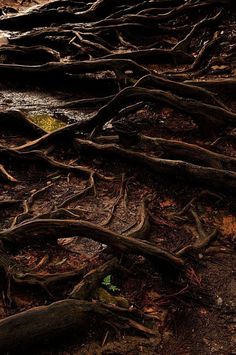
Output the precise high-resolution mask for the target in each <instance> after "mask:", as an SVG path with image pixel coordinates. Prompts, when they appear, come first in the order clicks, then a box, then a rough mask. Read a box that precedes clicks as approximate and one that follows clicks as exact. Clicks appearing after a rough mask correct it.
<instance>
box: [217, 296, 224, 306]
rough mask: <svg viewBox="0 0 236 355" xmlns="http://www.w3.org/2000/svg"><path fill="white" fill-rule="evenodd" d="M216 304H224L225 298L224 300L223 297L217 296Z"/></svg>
mask: <svg viewBox="0 0 236 355" xmlns="http://www.w3.org/2000/svg"><path fill="white" fill-rule="evenodd" d="M216 304H217V306H222V304H223V300H222V298H221V297H219V296H217V298H216Z"/></svg>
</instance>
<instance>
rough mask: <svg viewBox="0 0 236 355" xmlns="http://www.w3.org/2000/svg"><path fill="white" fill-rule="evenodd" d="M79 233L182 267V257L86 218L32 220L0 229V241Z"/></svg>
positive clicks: (72, 235)
mask: <svg viewBox="0 0 236 355" xmlns="http://www.w3.org/2000/svg"><path fill="white" fill-rule="evenodd" d="M60 235H61V236H62V235H63V238H64V237H65V238H68V237H75V236H80V237H81V236H83V237H86V238H91V239H93V240H95V241H97V242H99V243H102V244H106V245H108V246H110V247H111V248H113V249H114V250H116V251H121V252H123V253H124V252H126V253H131V254H139V255H143V256H144V257H147V258H149V259H151V260H153V261H155V262H161V261H163V262H167V263H169V264H171V265H174V266H183V260H181V259H178V258H176V257H175V256H174V255H172V254H171V253H169V252H167V251H165V250H162V249H159V248H157V247H155V246H154V245H152V244H149V243H147V242H144V241H141V240H138V239H133V238H130V237H126V236H121V235H119V234H117V233H114V232H111V231H109V230H108V229H105V228H103V227H101V226H98V225H95V224H93V223H90V222H86V221H81V220H80V221H79V220H72V219H66V220H63V219H34V220H31V221H28V222H24V223H23V224H19V225H17V226H15V227H13V228H10V229H6V230H4V231H2V232H0V240H2V241H5V242H8V243H10V244H11V243H14V244H16V245H18V246H19V245H20V243H21V242H22V241H24V240H28V241H29V240H30V239H31V238H32V237H33V239H37V240H39V238H40V239H41V238H46V236H50V237H53V238H59V237H60Z"/></svg>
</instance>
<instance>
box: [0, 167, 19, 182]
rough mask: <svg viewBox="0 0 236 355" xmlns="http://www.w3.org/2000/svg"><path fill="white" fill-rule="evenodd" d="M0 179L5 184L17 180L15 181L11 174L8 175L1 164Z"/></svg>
mask: <svg viewBox="0 0 236 355" xmlns="http://www.w3.org/2000/svg"><path fill="white" fill-rule="evenodd" d="M0 177H1V178H2V179H3V180H4V181H5V182H7V183H16V182H17V179H15V178H14V177H13V176H12V175H11V174H9V173H8V172H7V171H6V169H5V168H4V166H3V165H2V164H0Z"/></svg>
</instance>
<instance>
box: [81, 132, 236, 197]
mask: <svg viewBox="0 0 236 355" xmlns="http://www.w3.org/2000/svg"><path fill="white" fill-rule="evenodd" d="M75 146H77V148H78V149H81V148H86V149H89V148H90V149H91V150H94V151H97V152H103V153H107V154H110V155H116V156H118V157H122V158H125V159H127V160H131V161H135V162H137V163H139V164H141V165H144V166H146V167H148V168H149V169H151V170H153V171H154V172H155V173H159V174H168V175H174V176H176V175H177V176H180V177H184V178H190V179H191V180H192V179H193V180H195V181H198V182H200V183H204V184H207V185H210V186H215V187H216V188H221V189H228V190H231V191H235V189H236V173H234V172H233V171H230V170H222V169H215V168H208V167H203V166H199V165H194V164H191V163H186V162H185V161H180V160H167V159H160V158H156V157H153V156H150V155H147V154H145V153H141V152H139V151H135V150H128V149H124V148H121V147H119V146H118V145H115V144H97V143H94V142H92V141H87V140H83V139H76V140H75ZM191 180H190V181H191Z"/></svg>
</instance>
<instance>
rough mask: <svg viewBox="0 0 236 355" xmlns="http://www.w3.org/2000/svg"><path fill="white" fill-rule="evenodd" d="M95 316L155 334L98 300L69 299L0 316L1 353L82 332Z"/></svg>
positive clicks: (119, 325) (25, 348)
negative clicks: (4, 317)
mask: <svg viewBox="0 0 236 355" xmlns="http://www.w3.org/2000/svg"><path fill="white" fill-rule="evenodd" d="M113 310H114V309H113ZM94 318H98V319H99V320H100V321H101V320H102V321H103V322H104V320H105V321H107V322H109V321H110V322H113V324H115V325H116V326H118V327H121V328H129V327H132V328H135V329H138V330H139V331H142V332H144V333H146V334H148V333H149V334H150V335H155V334H156V333H155V332H153V331H152V330H151V329H149V328H146V327H144V326H141V324H139V323H137V322H136V321H134V320H132V319H129V318H126V317H123V316H120V315H118V314H114V313H113V312H111V311H109V310H108V309H106V308H105V307H103V306H102V305H101V304H96V303H91V302H86V301H79V300H72V299H70V300H62V301H59V302H55V303H52V304H51V305H49V306H40V307H35V308H32V309H30V310H28V311H25V312H22V313H19V314H16V315H13V316H10V317H8V318H6V319H4V320H1V321H0V350H1V352H2V353H4V352H6V351H7V352H8V351H14V350H16V349H17V351H18V350H21V351H26V350H27V349H29V348H30V347H31V346H33V345H34V346H35V345H36V344H38V345H39V344H40V345H42V343H44V344H45V343H46V344H47V343H48V342H53V341H58V339H59V338H60V337H61V336H63V337H64V336H65V335H71V333H73V332H76V334H77V336H78V334H81V335H82V334H83V333H84V331H85V330H86V329H88V327H89V325H90V324H91V321H92V319H94ZM12 334H14V342H13V341H12Z"/></svg>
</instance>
